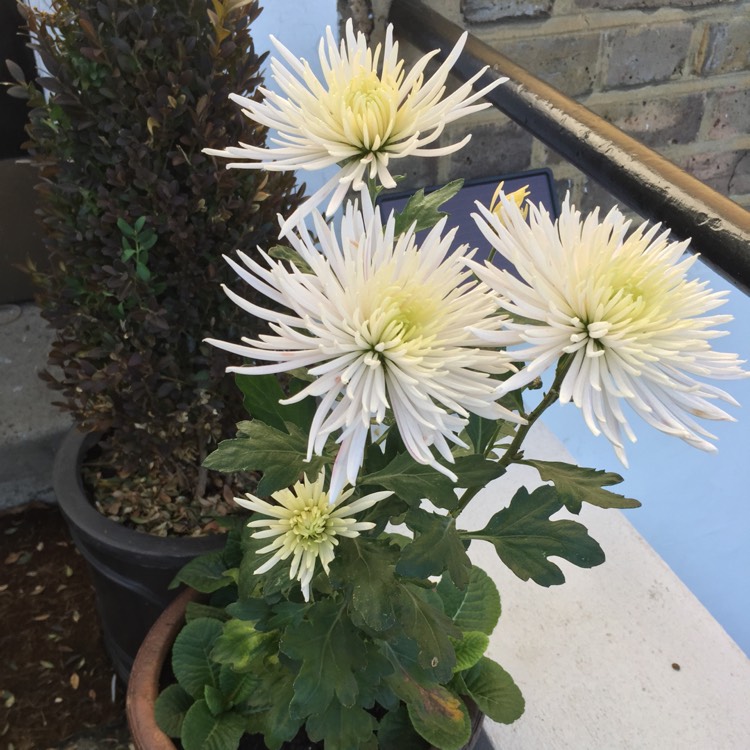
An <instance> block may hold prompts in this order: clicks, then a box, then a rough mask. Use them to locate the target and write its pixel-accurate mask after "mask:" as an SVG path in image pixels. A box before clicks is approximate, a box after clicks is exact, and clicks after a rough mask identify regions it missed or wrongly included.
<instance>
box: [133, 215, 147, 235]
mask: <svg viewBox="0 0 750 750" xmlns="http://www.w3.org/2000/svg"><path fill="white" fill-rule="evenodd" d="M145 224H146V217H145V216H139V217H138V218H137V219H136V220H135V224H133V231H134V232H135V233H136V234H138V233H139V232H140V231H141V230H142V229H143V227H144V226H145Z"/></svg>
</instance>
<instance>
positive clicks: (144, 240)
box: [141, 232, 159, 252]
mask: <svg viewBox="0 0 750 750" xmlns="http://www.w3.org/2000/svg"><path fill="white" fill-rule="evenodd" d="M158 239H159V235H157V234H156V232H149V233H148V234H145V233H144V236H143V237H141V251H142V252H146V251H148V250H150V249H151V248H152V247H153V246H154V245H155V244H156V242H157V240H158Z"/></svg>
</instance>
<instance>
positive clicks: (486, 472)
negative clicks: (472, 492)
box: [451, 454, 505, 487]
mask: <svg viewBox="0 0 750 750" xmlns="http://www.w3.org/2000/svg"><path fill="white" fill-rule="evenodd" d="M451 468H452V469H453V471H454V472H455V473H456V476H457V477H458V480H457V481H456V485H457V486H458V487H484V486H485V485H486V484H488V483H489V482H491V481H492V480H493V479H497V478H498V477H501V476H502V475H503V474H505V467H503V466H500V464H499V463H498V462H497V461H494V460H493V459H491V458H485V457H484V456H480V455H477V454H472V455H468V456H458V457H457V458H456V463H455V464H454V465H453V466H452V467H451Z"/></svg>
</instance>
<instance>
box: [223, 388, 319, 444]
mask: <svg viewBox="0 0 750 750" xmlns="http://www.w3.org/2000/svg"><path fill="white" fill-rule="evenodd" d="M235 382H236V383H237V387H238V388H239V389H240V391H242V394H243V396H244V399H243V405H244V407H245V409H246V410H247V413H248V414H250V416H251V417H252V418H253V419H254V420H256V419H257V420H259V421H261V422H265V423H266V424H267V425H269V426H270V427H275V428H276V429H277V430H279V431H281V432H287V433H288V432H289V430H288V429H287V427H286V423H287V422H291V423H292V424H296V425H297V426H298V427H299V428H301V429H302V430H305V431H306V430H308V429H309V427H310V424H311V423H312V419H313V416H314V415H315V399H312V398H306V399H303V400H302V401H300V402H299V403H296V404H280V403H279V401H280V400H282V399H284V398H286V394H285V393H284V391H283V390H282V389H281V385H280V383H279V380H278V378H277V377H276V376H274V375H237V376H236V381H235ZM292 390H293V389H292Z"/></svg>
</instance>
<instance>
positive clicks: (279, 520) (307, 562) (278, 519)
mask: <svg viewBox="0 0 750 750" xmlns="http://www.w3.org/2000/svg"><path fill="white" fill-rule="evenodd" d="M324 487H325V471H321V472H320V474H319V475H318V478H317V479H316V480H315V481H314V482H311V481H310V480H309V479H308V478H307V476H306V475H305V477H304V479H303V480H302V481H301V482H297V483H296V484H295V485H294V486H293V487H292V488H290V489H283V490H280V491H279V492H274V493H273V495H271V497H273V499H274V500H276V503H277V504H273V503H268V502H266V501H265V500H260V499H259V498H257V497H255V495H251V494H249V493H248V494H247V495H246V496H245V497H236V498H234V499H235V502H237V503H238V504H239V505H241V506H243V507H244V508H248V509H249V510H252V511H255V512H256V513H260V514H261V515H264V516H268V518H262V519H257V520H253V521H250V523H248V526H249V527H251V528H256V529H260V531H256V532H254V533H253V536H254V537H255V538H256V539H271V540H272V541H271V543H270V544H268V545H266V546H265V547H263V548H262V549H259V550H258V554H259V555H260V554H265V553H268V552H273V553H274V554H273V556H272V557H271V558H270V559H269V560H268V561H267V562H265V563H264V564H263V565H261V566H260V567H259V568H258V569H257V570H256V571H255V572H256V573H265V572H267V571H269V570H270V569H271V568H273V567H274V565H276V563H279V562H282V561H284V560H287V559H288V558H289V557H291V558H292V561H291V564H290V567H289V578H290V579H291V578H297V579H298V580H299V582H300V585H301V587H302V595H303V596H304V598H305V601H309V600H310V583H311V581H312V579H313V575H314V574H315V563H316V561H317V560H320V564H321V565H322V566H323V570H325V572H326V573H328V572H329V566H330V564H331V561H332V560H333V558H334V556H335V555H334V548H335V547H336V546H337V545H338V543H339V541H338V539H337V538H336V537H339V536H345V537H350V538H352V537H355V536H359V532H360V531H368V530H369V529H371V528H373V527H374V526H375V524H374V523H370V522H368V521H357V520H356V519H354V518H350V516H353V515H354V514H356V513H361V512H362V511H364V510H367V509H368V508H370V507H371V506H373V505H374V504H375V503H377V502H378V501H380V500H384V499H385V498H386V497H389V496H390V495H391V494H393V493H391V492H373V493H371V494H369V495H365V496H364V497H361V498H359V499H358V500H355V501H354V502H353V503H349V504H348V505H344V503H345V502H346V501H347V500H348V499H349V497H351V495H352V493H353V492H354V490H353V489H349V490H346V491H345V492H342V493H341V494H340V495H339V497H338V499H336V500H335V501H334V502H330V501H329V494H328V493H327V492H326V491H325V489H324Z"/></svg>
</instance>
